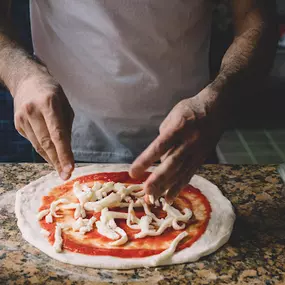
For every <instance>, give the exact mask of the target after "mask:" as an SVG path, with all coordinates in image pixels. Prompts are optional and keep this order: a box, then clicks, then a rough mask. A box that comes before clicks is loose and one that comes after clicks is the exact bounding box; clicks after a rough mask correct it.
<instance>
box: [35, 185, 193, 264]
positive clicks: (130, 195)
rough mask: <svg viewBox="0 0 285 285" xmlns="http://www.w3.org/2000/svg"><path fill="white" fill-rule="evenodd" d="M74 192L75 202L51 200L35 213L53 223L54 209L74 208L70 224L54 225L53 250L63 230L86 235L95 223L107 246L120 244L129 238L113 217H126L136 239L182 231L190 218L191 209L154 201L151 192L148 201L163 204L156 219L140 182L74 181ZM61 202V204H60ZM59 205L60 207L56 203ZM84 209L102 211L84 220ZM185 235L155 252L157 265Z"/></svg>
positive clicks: (168, 255)
mask: <svg viewBox="0 0 285 285" xmlns="http://www.w3.org/2000/svg"><path fill="white" fill-rule="evenodd" d="M73 193H74V195H75V196H76V198H77V199H78V203H68V202H69V201H68V200H67V199H65V198H61V199H58V200H56V201H53V202H52V203H51V205H50V208H49V209H46V210H42V211H41V212H39V213H38V215H37V219H38V220H41V219H42V218H43V217H45V221H46V223H52V222H53V217H55V218H58V217H61V215H58V214H57V213H56V212H57V211H58V210H59V209H62V210H64V209H74V222H73V223H71V224H60V223H57V224H56V227H55V233H54V237H55V242H54V245H53V247H54V249H55V251H56V252H61V251H62V230H70V229H71V230H73V231H76V232H79V233H80V234H85V233H87V232H90V231H92V230H93V229H94V224H95V226H96V228H97V231H98V233H99V234H101V235H103V236H105V237H107V238H109V239H111V240H112V241H111V242H110V243H109V244H110V246H121V245H123V244H125V243H126V242H127V241H128V236H127V233H126V232H125V231H124V230H123V229H122V228H120V227H118V226H117V224H116V222H115V220H116V219H125V220H126V224H127V226H128V227H129V228H131V229H134V230H140V232H138V233H137V234H135V238H137V239H139V238H144V237H146V236H158V235H161V234H162V233H163V232H164V231H165V230H166V229H167V228H169V227H172V228H173V229H174V230H182V229H184V228H185V227H186V223H187V222H188V221H189V219H190V218H191V217H192V211H191V210H190V209H187V208H185V209H183V211H182V212H181V211H179V210H178V209H176V208H175V207H173V206H171V205H169V204H168V203H166V201H165V199H164V198H161V199H160V200H155V199H154V196H153V195H148V198H149V201H150V203H151V204H152V205H154V206H155V207H160V206H162V209H163V211H165V212H166V217H165V218H158V217H157V216H156V215H155V214H154V213H153V212H152V211H151V208H149V206H148V205H147V203H146V202H145V201H144V199H143V196H144V195H145V192H144V190H143V184H137V185H129V186H126V185H125V184H123V183H119V182H117V183H114V182H106V183H103V184H102V183H100V182H98V181H95V182H94V184H93V186H92V187H89V186H88V185H87V184H80V183H79V182H78V181H77V182H75V183H74V184H73ZM60 204H62V205H60ZM59 205H60V206H59ZM112 207H121V208H123V207H126V208H128V212H127V213H122V212H116V211H110V210H109V208H112ZM137 207H143V209H144V212H145V215H144V216H142V217H141V218H138V217H137V216H136V214H135V211H134V208H137ZM86 211H94V212H101V216H100V220H99V221H97V220H96V218H95V217H94V216H93V217H91V218H90V219H86V218H85V217H86ZM41 233H42V234H44V235H45V236H47V235H49V232H48V231H46V230H44V229H42V230H41ZM186 235H187V232H186V231H185V232H183V233H181V234H179V235H178V236H177V237H176V238H175V239H174V240H173V241H172V243H171V245H170V247H169V248H168V249H167V250H165V251H163V252H162V253H161V254H159V255H157V257H156V259H155V262H156V264H160V263H162V262H163V261H164V260H166V259H167V258H169V257H170V256H171V255H172V254H173V253H174V251H175V249H176V247H177V245H178V243H179V242H180V241H181V240H182V239H183V238H184V237H185V236H186Z"/></svg>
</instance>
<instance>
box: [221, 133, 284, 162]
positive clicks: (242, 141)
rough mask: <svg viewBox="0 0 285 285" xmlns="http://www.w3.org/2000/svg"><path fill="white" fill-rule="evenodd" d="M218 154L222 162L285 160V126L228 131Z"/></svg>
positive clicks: (222, 139)
mask: <svg viewBox="0 0 285 285" xmlns="http://www.w3.org/2000/svg"><path fill="white" fill-rule="evenodd" d="M217 154H218V157H219V160H220V163H228V164H268V163H282V162H285V128H283V129H274V130H269V129H263V130H260V129H256V130H254V129H251V130H245V129H235V130H232V131H227V132H226V133H225V134H224V136H223V137H222V138H221V140H220V142H219V144H218V147H217Z"/></svg>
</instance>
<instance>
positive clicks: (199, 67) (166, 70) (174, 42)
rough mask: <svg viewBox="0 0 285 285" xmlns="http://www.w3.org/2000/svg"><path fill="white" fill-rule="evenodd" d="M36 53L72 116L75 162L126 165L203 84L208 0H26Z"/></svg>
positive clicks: (206, 66) (205, 66) (207, 78)
mask: <svg viewBox="0 0 285 285" xmlns="http://www.w3.org/2000/svg"><path fill="white" fill-rule="evenodd" d="M30 3H31V24H32V36H33V44H34V50H35V53H36V55H37V56H38V57H39V58H40V59H41V60H42V61H43V62H44V63H45V64H46V65H47V67H48V69H49V70H50V72H51V74H52V75H53V76H54V77H55V78H56V79H57V80H58V82H59V83H60V84H61V86H62V87H63V90H64V91H65V94H66V95H67V97H68V99H69V101H70V103H71V105H72V107H73V109H74V111H75V121H74V126H73V133H72V148H73V151H74V155H75V159H77V160H80V161H93V162H130V161H132V160H133V159H134V158H135V157H136V156H137V155H138V154H139V153H140V152H142V151H143V150H144V149H145V148H146V147H147V146H148V144H149V143H150V142H151V141H152V140H153V139H154V138H155V137H156V136H157V135H158V128H159V125H160V123H161V122H162V121H163V119H164V118H165V117H166V115H167V114H168V112H169V111H170V110H171V109H172V108H173V107H174V106H175V104H177V103H178V102H179V101H180V100H182V99H184V98H189V97H192V96H194V95H196V94H197V93H198V92H199V91H200V90H201V89H202V88H203V87H204V86H205V85H206V84H207V83H208V80H209V68H208V65H209V63H208V61H209V56H208V51H209V38H210V23H211V5H210V1H209V0H171V1H170V0H169V1H167V0H81V1H78V0H59V1H55V0H31V2H30Z"/></svg>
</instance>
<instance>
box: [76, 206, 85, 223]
mask: <svg viewBox="0 0 285 285" xmlns="http://www.w3.org/2000/svg"><path fill="white" fill-rule="evenodd" d="M79 217H82V218H85V217H86V212H85V210H84V206H83V205H81V204H77V206H76V208H75V211H74V219H75V220H77V219H78V218H79Z"/></svg>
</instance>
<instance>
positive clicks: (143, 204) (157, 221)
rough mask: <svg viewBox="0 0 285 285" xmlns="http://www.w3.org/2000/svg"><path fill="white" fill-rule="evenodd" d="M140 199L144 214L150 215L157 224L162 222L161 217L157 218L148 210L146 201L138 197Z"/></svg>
mask: <svg viewBox="0 0 285 285" xmlns="http://www.w3.org/2000/svg"><path fill="white" fill-rule="evenodd" d="M140 201H141V203H142V206H143V208H144V211H145V214H146V215H147V216H150V217H152V218H153V219H154V221H155V222H156V223H157V224H158V225H160V224H161V223H162V221H163V219H159V218H157V217H156V215H155V214H153V213H152V212H151V211H150V210H149V208H148V205H147V203H146V202H145V201H144V200H143V199H140Z"/></svg>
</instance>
